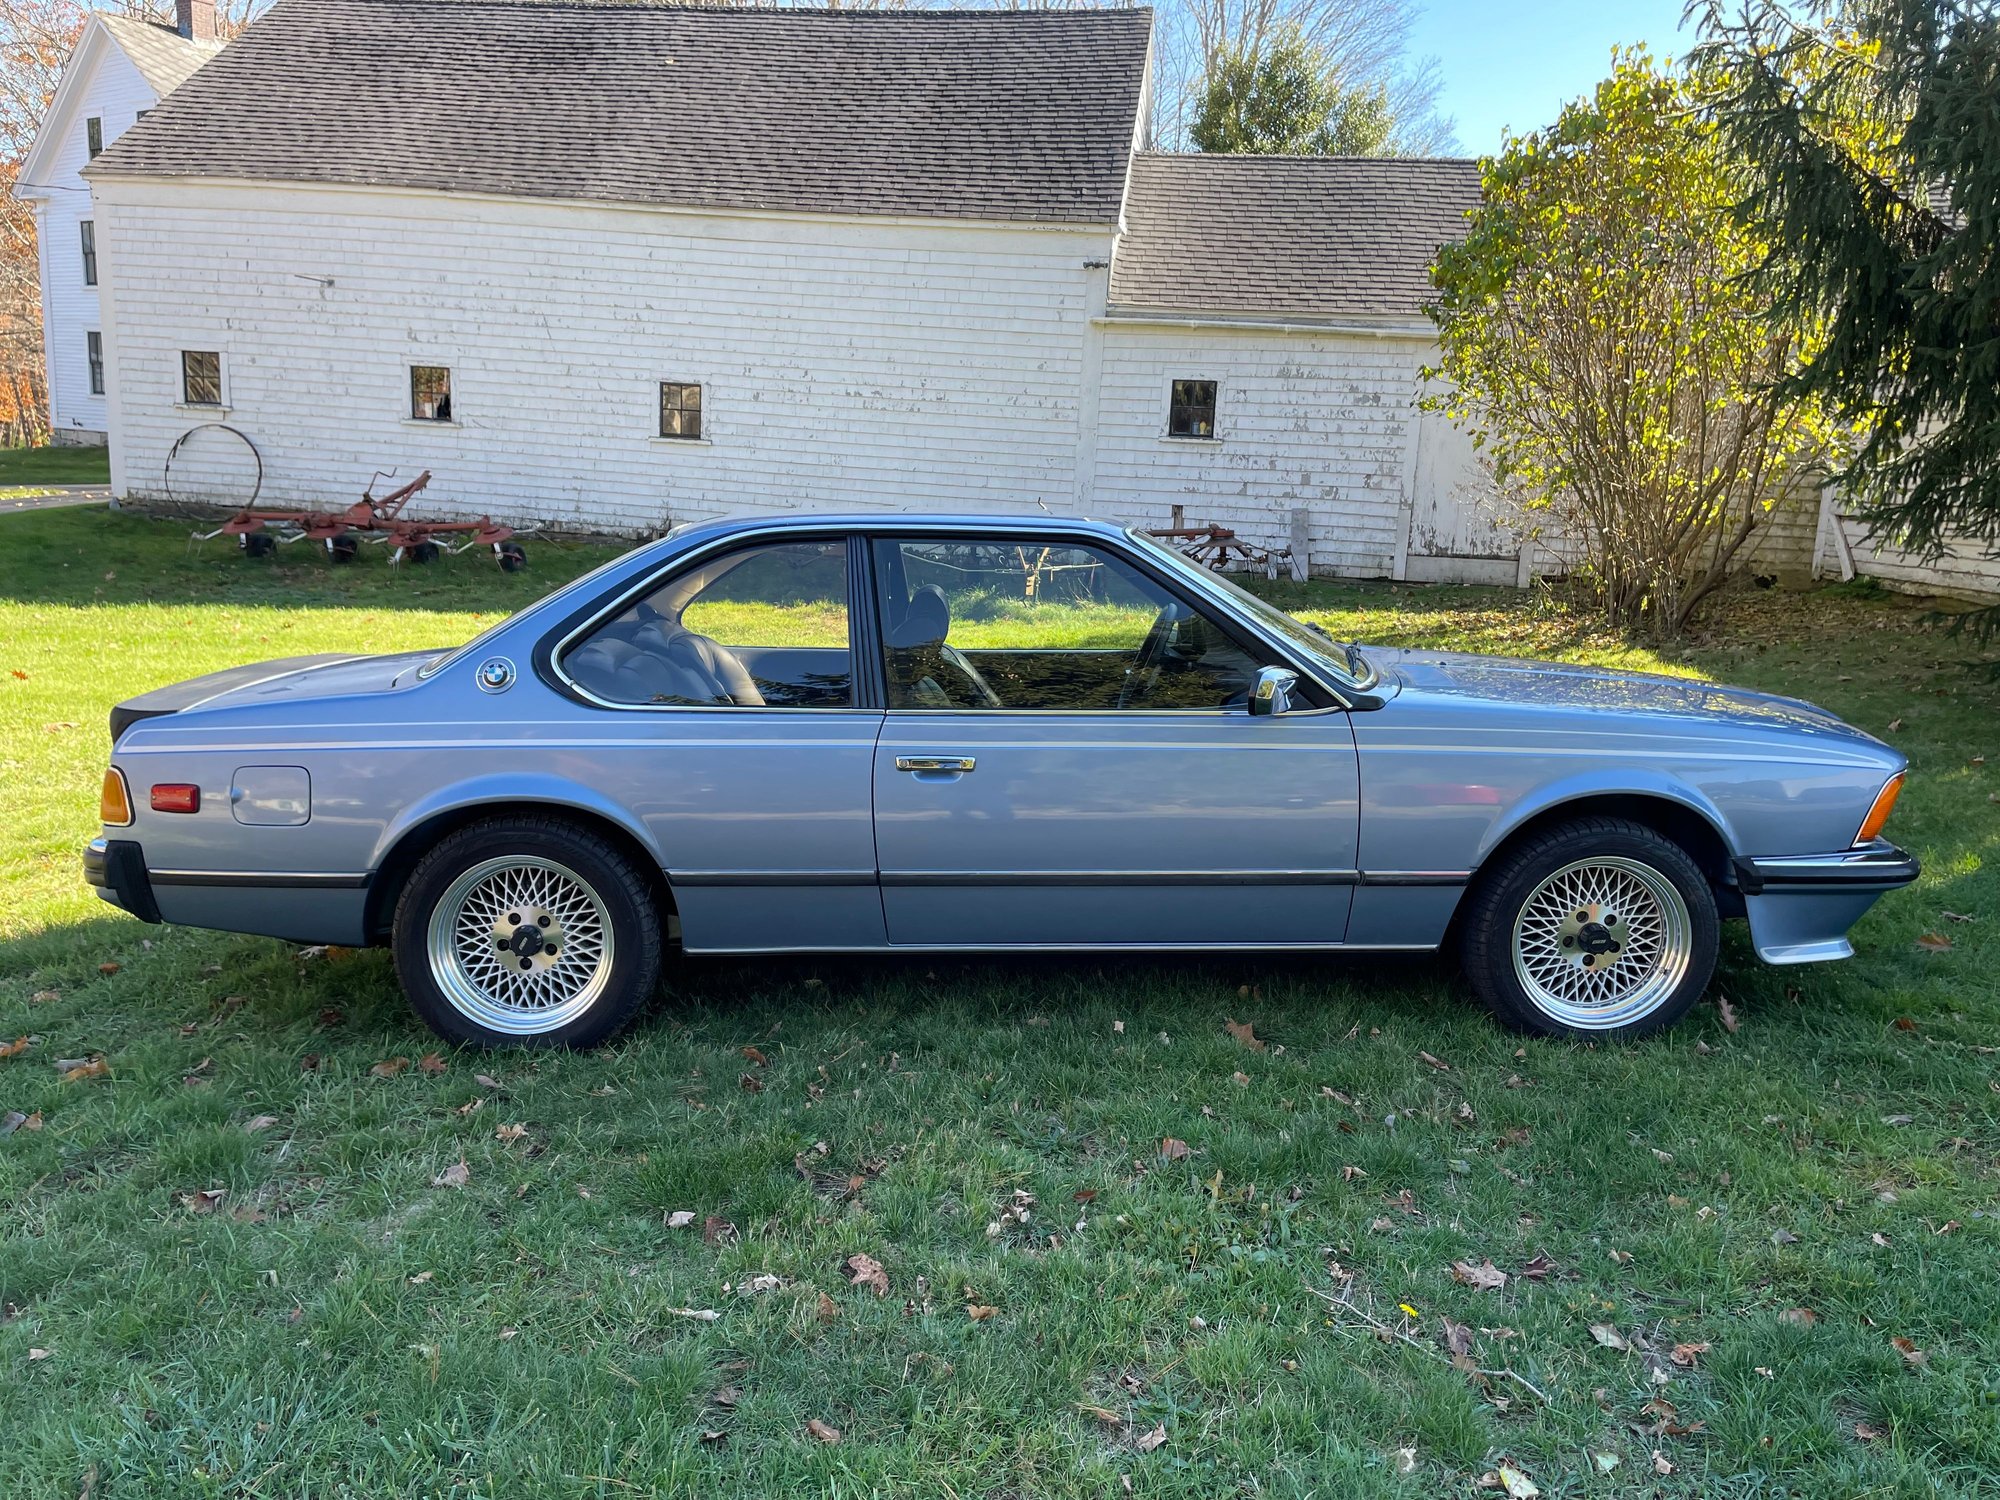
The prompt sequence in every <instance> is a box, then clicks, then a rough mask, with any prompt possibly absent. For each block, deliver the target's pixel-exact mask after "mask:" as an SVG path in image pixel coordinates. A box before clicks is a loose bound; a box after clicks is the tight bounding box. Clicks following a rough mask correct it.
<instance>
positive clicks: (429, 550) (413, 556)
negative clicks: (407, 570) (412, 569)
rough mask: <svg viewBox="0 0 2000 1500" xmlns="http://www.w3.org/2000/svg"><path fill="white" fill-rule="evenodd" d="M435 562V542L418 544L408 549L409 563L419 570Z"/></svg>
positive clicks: (436, 555) (436, 546)
mask: <svg viewBox="0 0 2000 1500" xmlns="http://www.w3.org/2000/svg"><path fill="white" fill-rule="evenodd" d="M437 560H438V544H437V543H436V542H418V543H417V545H416V546H414V547H412V548H411V549H410V561H411V562H413V563H415V564H416V565H417V566H418V567H420V568H421V567H425V566H427V565H428V564H430V563H434V562H436V561H437Z"/></svg>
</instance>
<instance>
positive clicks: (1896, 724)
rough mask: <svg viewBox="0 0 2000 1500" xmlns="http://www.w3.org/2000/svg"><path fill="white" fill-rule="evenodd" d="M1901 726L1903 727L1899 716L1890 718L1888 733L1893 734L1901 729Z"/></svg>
mask: <svg viewBox="0 0 2000 1500" xmlns="http://www.w3.org/2000/svg"><path fill="white" fill-rule="evenodd" d="M1902 727H1903V721H1902V720H1901V719H1900V718H1895V719H1891V720H1890V721H1889V733H1891V734H1894V733H1895V732H1896V731H1897V730H1899V729H1901V728H1902Z"/></svg>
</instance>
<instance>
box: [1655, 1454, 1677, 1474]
mask: <svg viewBox="0 0 2000 1500" xmlns="http://www.w3.org/2000/svg"><path fill="white" fill-rule="evenodd" d="M1653 1472H1654V1473H1655V1474H1658V1475H1659V1476H1660V1477H1661V1478H1662V1479H1664V1478H1666V1476H1667V1475H1669V1474H1671V1473H1673V1472H1674V1465H1673V1460H1671V1459H1670V1458H1668V1457H1667V1455H1666V1454H1664V1453H1662V1452H1661V1451H1660V1450H1659V1449H1658V1448H1655V1449H1654V1450H1653Z"/></svg>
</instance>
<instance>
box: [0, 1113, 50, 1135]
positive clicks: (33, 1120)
mask: <svg viewBox="0 0 2000 1500" xmlns="http://www.w3.org/2000/svg"><path fill="white" fill-rule="evenodd" d="M41 1128H42V1112H41V1111H40V1110H39V1109H38V1110H36V1111H35V1112H34V1113H33V1114H31V1115H24V1114H22V1113H21V1112H20V1111H19V1110H18V1109H10V1110H8V1111H7V1113H6V1114H4V1115H0V1135H12V1134H13V1133H14V1132H15V1131H17V1130H40V1129H41Z"/></svg>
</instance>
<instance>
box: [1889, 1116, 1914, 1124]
mask: <svg viewBox="0 0 2000 1500" xmlns="http://www.w3.org/2000/svg"><path fill="white" fill-rule="evenodd" d="M1916 1118H1917V1117H1916V1116H1915V1115H1884V1116H1882V1123H1883V1124H1884V1125H1912V1124H1915V1123H1916Z"/></svg>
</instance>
